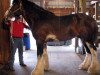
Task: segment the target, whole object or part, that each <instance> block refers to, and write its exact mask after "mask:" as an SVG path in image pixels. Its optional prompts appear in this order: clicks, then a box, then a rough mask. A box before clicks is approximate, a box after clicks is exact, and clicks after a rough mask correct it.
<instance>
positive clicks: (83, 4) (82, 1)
mask: <svg viewBox="0 0 100 75" xmlns="http://www.w3.org/2000/svg"><path fill="white" fill-rule="evenodd" d="M79 3H80V8H81V12H82V13H85V12H86V0H79Z"/></svg>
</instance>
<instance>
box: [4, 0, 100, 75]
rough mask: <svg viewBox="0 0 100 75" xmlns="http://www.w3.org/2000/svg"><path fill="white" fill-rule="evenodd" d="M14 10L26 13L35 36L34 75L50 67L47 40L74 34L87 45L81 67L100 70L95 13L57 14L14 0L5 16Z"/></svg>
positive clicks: (42, 74) (59, 38)
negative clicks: (93, 15) (35, 61)
mask: <svg viewBox="0 0 100 75" xmlns="http://www.w3.org/2000/svg"><path fill="white" fill-rule="evenodd" d="M14 14H19V15H23V17H24V18H25V20H26V21H27V23H28V24H29V26H30V28H31V30H32V34H33V37H34V38H35V40H36V44H37V57H38V59H37V65H36V67H35V69H34V70H33V71H32V75H44V70H48V68H49V63H48V55H47V47H46V46H47V42H48V41H65V40H69V39H72V38H74V37H78V38H80V39H81V40H82V43H83V45H84V46H85V48H86V57H85V59H84V61H83V63H82V64H80V66H79V69H86V70H87V71H88V72H89V73H94V72H96V71H97V67H98V60H97V49H96V46H95V45H94V42H95V40H96V37H97V31H98V27H97V24H96V21H95V20H94V19H93V18H92V17H90V16H88V15H85V14H83V13H77V14H70V15H65V16H55V15H54V14H53V13H52V12H49V11H47V10H45V9H43V8H41V7H39V6H38V5H36V4H35V3H32V2H30V1H28V0H14V1H13V4H12V7H10V9H8V11H7V12H6V14H5V18H6V19H8V18H9V17H10V16H11V15H14ZM91 58H92V59H91Z"/></svg>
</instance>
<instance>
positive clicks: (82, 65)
mask: <svg viewBox="0 0 100 75" xmlns="http://www.w3.org/2000/svg"><path fill="white" fill-rule="evenodd" d="M88 67H89V65H84V64H80V65H79V68H78V69H82V70H87V69H88Z"/></svg>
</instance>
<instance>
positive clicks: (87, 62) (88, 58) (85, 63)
mask: <svg viewBox="0 0 100 75" xmlns="http://www.w3.org/2000/svg"><path fill="white" fill-rule="evenodd" d="M83 45H84V47H85V50H86V56H85V59H84V61H83V62H82V63H81V64H80V65H79V69H84V70H87V69H88V68H89V66H90V64H91V52H90V50H89V48H88V47H87V45H86V43H85V42H83Z"/></svg>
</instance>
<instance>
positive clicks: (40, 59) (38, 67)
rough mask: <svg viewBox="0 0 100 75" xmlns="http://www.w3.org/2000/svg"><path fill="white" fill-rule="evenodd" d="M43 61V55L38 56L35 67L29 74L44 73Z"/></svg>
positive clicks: (39, 74)
mask: <svg viewBox="0 0 100 75" xmlns="http://www.w3.org/2000/svg"><path fill="white" fill-rule="evenodd" d="M43 61H44V60H43V57H42V56H41V57H40V56H39V57H38V61H37V65H36V68H35V70H33V71H32V73H31V75H44V63H43Z"/></svg>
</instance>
